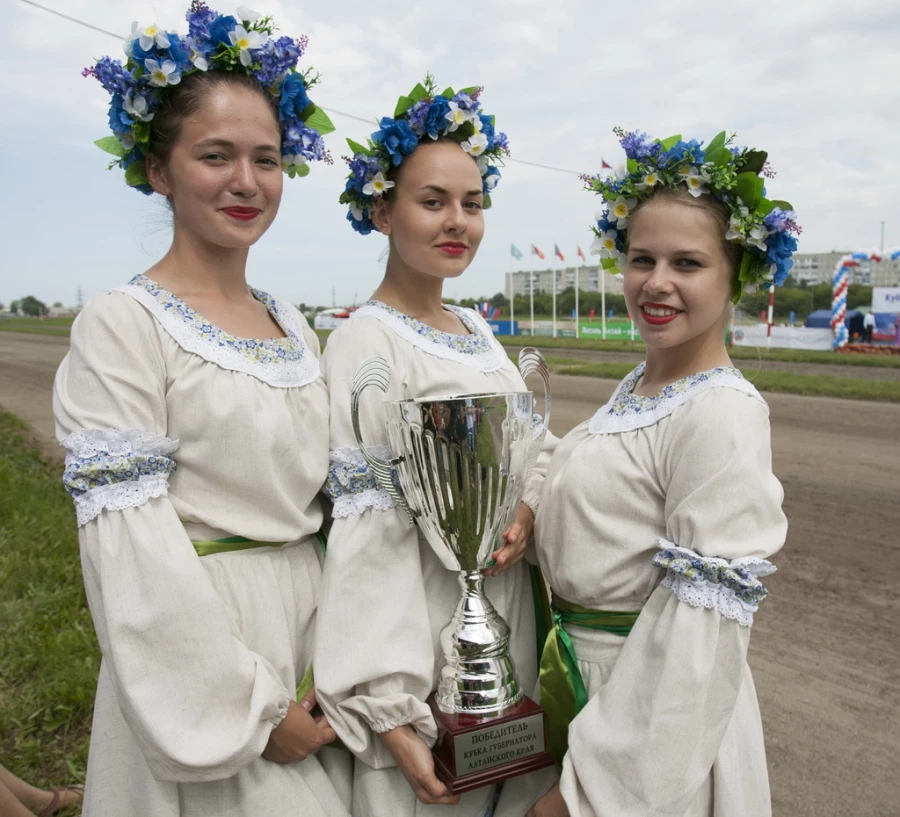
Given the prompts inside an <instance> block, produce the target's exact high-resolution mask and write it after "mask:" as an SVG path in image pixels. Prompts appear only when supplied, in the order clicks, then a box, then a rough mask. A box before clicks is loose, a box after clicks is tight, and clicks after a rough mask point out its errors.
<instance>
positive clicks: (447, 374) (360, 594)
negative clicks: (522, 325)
mask: <svg viewBox="0 0 900 817" xmlns="http://www.w3.org/2000/svg"><path fill="white" fill-rule="evenodd" d="M447 308H448V309H453V311H455V312H456V314H457V315H458V316H459V317H460V319H461V320H462V322H463V323H464V325H465V326H466V327H467V329H468V330H469V333H470V334H468V335H456V334H448V333H444V332H440V331H438V330H436V329H434V328H432V327H430V326H427V325H426V324H424V323H421V322H420V321H418V320H416V319H414V318H412V317H410V316H407V315H404V314H403V313H401V312H399V311H397V310H395V309H393V308H392V307H390V306H387V305H386V304H383V303H380V302H378V301H369V302H368V303H367V304H365V305H364V306H363V307H362V308H360V309H359V310H357V311H356V312H355V313H354V314H353V316H352V317H351V318H350V319H349V320H348V321H347V323H346V324H345V325H343V326H341V327H340V328H339V329H337V330H336V331H335V332H334V333H333V334H332V335H331V336H330V337H329V339H328V342H327V344H326V346H325V352H324V354H323V368H324V372H325V380H326V382H327V384H328V392H329V395H330V398H331V443H330V445H331V470H330V472H329V477H328V481H327V483H326V490H327V493H328V494H329V496H330V497H331V499H332V501H333V503H334V511H333V516H334V524H333V527H332V528H331V531H330V533H329V537H328V554H327V557H326V559H325V571H324V581H323V589H322V595H321V599H320V607H319V619H318V627H317V632H316V652H315V667H316V686H317V689H318V693H319V700H320V701H321V702H322V705H323V708H324V709H325V711H326V713H327V714H328V717H329V720H330V721H331V723H332V725H333V726H334V728H335V730H336V731H337V733H338V735H339V737H340V738H341V739H342V740H343V742H344V744H345V745H346V746H347V747H348V748H349V749H351V750H352V752H353V753H354V755H355V756H356V758H357V761H356V764H355V766H354V792H353V813H354V815H355V817H376V816H377V817H413V815H415V816H416V817H423V816H424V815H441V817H463V815H465V817H476V815H479V814H488V813H490V810H491V807H492V802H493V798H494V795H495V793H496V792H495V791H494V787H493V786H488V787H483V788H480V789H476V790H474V791H471V792H467V793H465V794H463V795H462V797H461V800H460V803H459V805H457V806H426V805H423V804H421V803H418V802H417V800H416V797H415V795H414V793H413V791H412V789H411V788H410V786H409V784H408V783H407V782H406V779H405V778H404V777H403V774H402V773H401V772H400V770H399V769H398V768H397V767H396V766H395V765H394V761H393V758H392V757H391V754H390V752H388V750H387V749H386V747H385V746H384V745H383V743H382V742H381V740H380V739H379V738H378V734H379V733H382V732H387V731H389V730H391V729H394V728H396V727H398V726H402V725H406V724H409V725H410V726H412V727H413V728H414V729H415V730H416V732H417V733H418V734H419V735H420V736H421V737H422V738H423V739H424V740H425V742H426V743H428V744H429V745H431V744H433V742H434V740H435V738H436V736H437V728H436V724H435V721H434V718H433V716H432V714H431V711H430V709H429V707H428V705H427V704H426V699H427V698H428V696H429V695H430V694H431V692H432V691H433V690H434V689H435V687H436V684H437V673H438V669H439V665H440V660H441V650H440V645H439V635H440V632H441V630H442V629H443V628H444V627H445V626H446V625H447V623H448V622H449V620H450V618H451V616H452V614H453V612H454V610H455V608H456V605H457V603H458V601H459V598H460V587H459V585H458V584H457V573H456V572H454V571H451V570H448V569H447V568H445V567H444V566H443V565H442V564H441V562H440V561H439V559H438V557H437V556H436V555H435V553H434V552H433V550H432V548H431V546H430V545H429V544H428V542H427V541H426V540H425V538H424V537H423V536H421V535H420V534H419V532H418V530H417V529H416V528H413V527H411V526H410V525H409V524H408V523H407V521H406V517H405V514H404V513H403V512H402V511H400V510H399V509H397V508H395V507H394V505H393V502H392V500H391V499H390V497H389V496H388V495H387V494H386V493H385V492H383V491H382V490H380V489H379V488H378V487H377V486H376V484H375V482H374V478H373V477H372V475H371V473H370V472H369V469H368V466H367V465H366V464H365V462H364V460H363V458H362V455H361V454H360V452H359V449H358V448H357V444H356V439H355V437H354V435H353V431H352V427H351V420H350V390H351V383H352V380H353V376H354V374H355V372H356V369H357V366H358V365H359V363H360V362H362V361H363V360H364V359H365V358H367V357H370V356H372V355H380V356H381V357H383V358H385V359H386V360H387V361H388V362H389V364H390V366H391V370H392V376H391V383H390V387H389V389H388V391H387V393H384V392H382V391H380V390H379V389H378V388H375V387H370V388H368V389H367V390H366V391H365V392H364V393H363V398H362V400H361V406H360V416H361V427H362V433H363V438H364V440H365V442H366V445H367V446H368V447H369V448H370V449H373V450H375V451H378V452H379V453H380V455H381V456H386V455H387V451H388V449H387V443H388V439H387V432H386V429H385V425H384V421H383V412H382V404H383V402H385V401H391V400H400V399H406V398H411V397H422V396H426V395H447V394H456V395H458V394H473V393H485V392H509V391H524V390H526V388H527V387H526V386H525V384H524V382H523V380H522V378H521V376H520V375H519V372H518V370H517V369H516V367H515V366H514V365H513V364H512V362H511V361H510V360H509V358H508V357H507V355H506V352H505V350H504V349H503V347H502V346H501V345H500V344H499V343H498V342H497V341H496V340H495V339H494V337H493V334H492V332H491V330H490V327H489V326H488V325H487V323H486V322H485V321H484V320H483V319H482V318H481V317H480V316H479V315H478V314H477V313H476V312H474V311H472V310H468V309H459V308H456V307H447ZM555 443H556V439H555V438H553V437H551V435H549V434H548V438H547V440H546V442H545V444H544V449H543V451H542V453H541V456H540V457H539V459H538V463H537V466H536V467H535V468H534V469H533V471H532V474H531V476H530V477H529V479H528V481H527V484H526V489H525V497H524V499H525V502H526V503H527V504H528V505H529V506H530V507H531V508H532V510H533V511H536V510H537V507H538V501H539V497H540V490H541V484H542V482H543V476H542V474H543V472H544V471H546V467H547V463H548V462H549V456H550V453H551V452H552V449H553V447H554V446H555ZM485 592H486V594H487V595H488V597H489V598H490V600H491V601H492V602H493V604H494V606H495V607H496V609H497V611H498V612H499V613H500V614H501V615H502V616H503V617H504V618H505V619H506V621H507V623H508V624H509V626H510V628H511V630H512V636H511V640H510V653H511V655H512V658H513V660H514V662H515V666H516V670H517V672H518V677H519V681H520V682H521V684H522V686H523V689H524V691H525V693H526V694H528V695H532V696H533V694H534V690H535V686H536V680H537V653H538V649H537V644H536V634H535V633H536V631H535V613H534V601H533V595H532V587H531V579H530V576H529V571H528V566H527V564H525V562H524V561H523V562H520V563H519V564H518V565H516V566H514V567H513V568H511V569H509V570H507V571H505V572H503V573H502V574H500V575H499V576H497V577H494V578H488V579H487V580H486V581H485ZM554 779H555V778H554V773H553V772H546V771H544V772H537V773H533V774H531V775H524V776H522V777H519V778H514V779H512V780H509V781H506V783H505V784H504V788H503V795H502V798H501V802H500V805H499V807H498V810H497V812H496V813H497V814H498V815H500V814H504V813H509V814H519V815H521V814H524V813H525V811H526V810H527V808H528V806H529V805H530V803H531V802H533V800H535V799H536V798H537V797H538V796H540V794H542V793H543V792H544V791H546V789H547V788H549V786H550V785H552V783H553V781H554ZM507 808H509V809H511V810H510V811H507V810H506V809H507Z"/></svg>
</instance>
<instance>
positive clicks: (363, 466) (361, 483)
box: [323, 459, 378, 502]
mask: <svg viewBox="0 0 900 817" xmlns="http://www.w3.org/2000/svg"><path fill="white" fill-rule="evenodd" d="M377 489H378V485H377V483H376V482H375V477H373V476H372V472H371V471H370V470H369V465H368V463H365V462H363V463H355V462H348V461H346V460H342V461H339V460H336V459H332V460H331V467H330V468H329V469H328V477H327V479H326V480H325V487H324V488H323V490H324V492H325V495H326V496H327V497H328V498H329V499H330V500H331V501H332V502H335V501H336V500H338V499H339V498H340V497H342V496H346V495H347V494H361V493H362V492H363V491H374V490H377Z"/></svg>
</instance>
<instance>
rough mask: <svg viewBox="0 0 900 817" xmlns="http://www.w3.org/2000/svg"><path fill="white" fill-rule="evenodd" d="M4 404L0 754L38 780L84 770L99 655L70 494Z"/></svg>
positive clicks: (79, 775)
mask: <svg viewBox="0 0 900 817" xmlns="http://www.w3.org/2000/svg"><path fill="white" fill-rule="evenodd" d="M27 435H28V432H27V426H26V425H25V424H24V423H22V422H21V421H20V420H18V419H17V418H16V417H14V416H12V415H11V414H7V413H6V412H2V411H0V762H2V763H3V765H4V766H6V767H7V768H9V769H10V770H11V771H12V772H13V773H14V774H17V775H18V776H19V777H21V778H23V779H24V780H27V781H28V782H29V783H31V784H33V785H36V786H44V787H50V786H58V785H61V784H63V783H74V782H78V781H81V780H83V779H84V771H85V765H86V762H87V750H88V739H89V730H90V718H91V710H92V706H93V700H94V690H95V687H96V684H97V673H98V671H99V668H100V655H99V650H98V648H97V643H96V639H95V637H94V629H93V625H92V624H91V617H90V613H89V612H88V609H87V604H86V602H85V599H84V591H83V589H82V581H81V564H80V561H79V554H78V539H77V536H76V527H75V514H74V511H73V507H72V501H71V499H70V498H69V496H68V494H66V492H65V490H64V489H63V487H62V481H61V479H60V472H61V465H59V464H56V465H52V466H51V465H49V464H47V463H46V462H45V461H44V460H42V459H41V456H40V455H39V453H38V452H37V450H36V449H35V448H34V447H33V446H32V445H31V443H30V442H29V439H28V436H27Z"/></svg>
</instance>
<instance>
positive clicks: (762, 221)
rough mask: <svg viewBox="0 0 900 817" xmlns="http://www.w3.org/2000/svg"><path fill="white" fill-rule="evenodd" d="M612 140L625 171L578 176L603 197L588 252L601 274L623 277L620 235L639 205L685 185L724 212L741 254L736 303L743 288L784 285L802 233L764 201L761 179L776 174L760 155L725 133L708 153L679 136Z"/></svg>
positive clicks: (786, 212)
mask: <svg viewBox="0 0 900 817" xmlns="http://www.w3.org/2000/svg"><path fill="white" fill-rule="evenodd" d="M614 133H615V134H616V135H617V136H618V137H619V141H620V142H621V143H622V147H623V148H624V149H625V156H626V157H627V164H626V165H625V166H624V167H619V168H617V169H616V170H614V171H613V172H612V173H609V174H600V175H597V176H582V179H583V181H584V182H585V186H586V187H587V189H588V190H592V191H594V192H595V193H599V194H600V195H601V196H603V199H604V204H605V205H606V206H607V209H606V210H604V211H603V213H602V214H601V215H600V217H599V218H598V219H597V226H596V227H592V228H591V229H592V230H593V231H594V234H595V235H596V237H597V238H596V240H595V241H594V243H593V244H592V245H591V252H592V253H595V254H599V255H600V256H601V258H602V260H601V262H600V264H601V266H602V267H603V269H605V270H608V271H610V272H612V273H619V272H621V267H620V261H621V259H622V256H623V254H624V252H625V231H626V230H627V229H628V221H629V217H630V216H631V214H632V213H633V211H634V208H635V207H636V206H637V204H638V202H639V201H642V200H644V199H647V198H649V197H650V196H652V195H653V193H654V191H655V190H657V189H661V188H667V189H669V190H677V189H678V188H679V187H680V186H681V185H684V186H685V187H687V190H688V192H689V193H690V194H691V195H692V196H694V197H698V196H701V195H703V194H704V193H710V194H712V195H713V196H715V198H717V199H718V200H719V201H721V202H722V203H723V204H724V205H725V206H726V207H727V208H728V212H729V215H730V219H729V225H728V232H727V233H726V234H725V238H726V239H727V240H728V241H737V242H738V243H739V244H740V245H741V246H742V247H743V248H744V252H743V254H742V257H741V263H740V266H739V267H738V270H737V273H736V275H735V279H734V282H733V285H732V293H731V294H732V300H733V301H735V302H737V301H738V300H739V299H740V297H741V293H742V292H743V291H744V288H745V287H746V286H747V285H748V284H761V285H763V286H767V285H769V284H771V283H774V284H775V285H776V286H780V285H781V284H782V283H783V282H784V279H785V278H787V275H788V272H789V271H790V269H791V267H792V266H793V265H794V262H793V261H791V255H792V254H793V252H794V250H796V249H797V240H796V239H795V238H794V237H793V236H792V235H791V233H794V234H797V235H799V234H800V232H801V229H800V227H799V225H798V224H797V222H796V221H795V215H794V211H793V209H792V208H791V205H790V204H788V203H787V202H786V201H776V200H771V201H770V200H769V199H767V198H766V189H765V179H764V178H763V177H765V178H768V179H771V178H774V176H775V172H774V171H773V170H772V169H771V167H770V166H769V164H768V162H767V161H766V156H767V154H766V153H765V152H764V151H761V150H754V149H752V148H744V147H735V146H732V144H731V142H732V140H733V139H734V135H732V136H730V137H726V134H725V133H724V132H723V133H720V134H719V135H718V136H716V137H715V138H714V139H713V140H712V141H711V142H710V143H709V145H707V147H706V148H705V149H704V148H703V143H702V142H698V141H697V140H696V139H692V140H691V141H690V142H683V141H682V140H681V136H670V137H669V138H668V139H663V140H662V141H660V140H659V139H652V140H651V139H650V137H649V136H647V134H646V133H641V132H639V131H635V132H633V133H626V132H625V131H623V130H622V129H621V128H616V129H615V130H614Z"/></svg>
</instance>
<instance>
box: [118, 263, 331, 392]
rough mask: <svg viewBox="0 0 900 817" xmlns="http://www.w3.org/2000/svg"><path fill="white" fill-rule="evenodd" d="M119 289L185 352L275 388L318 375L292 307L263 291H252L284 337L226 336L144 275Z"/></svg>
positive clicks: (317, 364)
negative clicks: (140, 307) (153, 318)
mask: <svg viewBox="0 0 900 817" xmlns="http://www.w3.org/2000/svg"><path fill="white" fill-rule="evenodd" d="M118 291H120V292H124V293H125V294H126V295H130V296H131V297H132V298H134V299H135V300H136V301H138V302H139V303H140V304H142V305H143V306H144V307H146V309H147V310H148V311H149V312H150V313H151V314H152V315H153V316H154V317H155V318H156V319H157V320H158V321H159V323H160V324H161V325H162V327H163V328H164V329H165V330H166V331H167V332H168V333H169V335H171V336H172V338H173V339H174V340H175V341H176V342H177V343H178V345H179V346H181V348H182V349H184V350H185V351H186V352H191V353H193V354H196V355H198V356H200V357H202V358H203V359H204V360H207V361H209V362H210V363H215V364H216V365H218V366H220V367H221V368H223V369H228V370H230V371H236V372H243V373H244V374H249V375H252V376H253V377H256V378H257V379H258V380H262V381H263V382H265V383H268V384H269V385H270V386H276V387H279V388H291V387H297V386H305V385H306V384H308V383H312V382H313V381H314V380H316V379H317V378H318V377H319V360H318V358H317V357H316V355H315V354H314V353H313V351H312V350H311V349H310V348H309V346H307V344H306V341H305V340H304V337H303V328H302V325H301V321H300V318H299V315H298V313H297V311H296V310H295V309H293V308H292V307H291V306H290V305H288V304H285V303H283V302H282V301H280V300H278V299H277V298H274V297H272V296H271V295H269V294H268V293H266V292H262V291H261V290H258V289H251V292H252V293H253V297H254V298H256V300H258V301H259V302H260V303H261V304H262V305H263V306H265V307H266V309H267V310H268V311H269V314H270V315H271V316H272V320H274V321H275V322H276V323H277V324H278V325H279V326H280V327H281V329H282V331H283V332H284V333H285V335H286V337H283V338H263V339H255V338H239V337H236V336H235V335H232V334H229V333H228V332H226V331H225V330H224V329H221V328H219V327H218V326H216V325H215V324H213V323H211V322H210V321H208V320H207V319H206V318H204V317H203V316H202V315H201V314H199V313H198V312H197V311H196V310H195V309H193V308H192V307H190V306H188V304H187V303H185V302H184V301H183V300H182V299H181V298H179V297H178V296H177V295H175V294H173V293H171V292H169V291H168V290H167V289H163V287H161V286H160V285H159V284H157V283H156V281H154V280H152V279H151V278H148V277H147V276H146V275H143V274H141V275H136V276H135V277H134V278H132V279H131V280H130V281H129V282H128V283H127V284H125V285H124V286H121V287H118Z"/></svg>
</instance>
